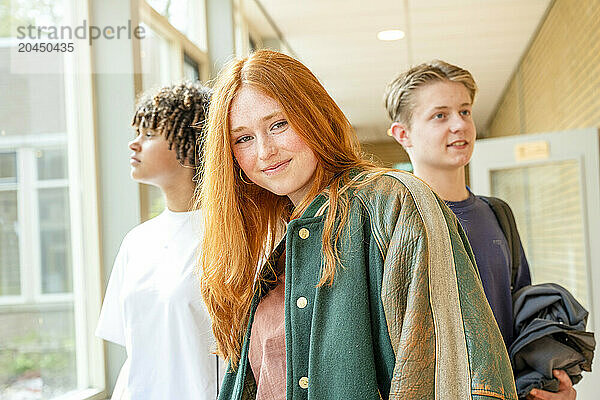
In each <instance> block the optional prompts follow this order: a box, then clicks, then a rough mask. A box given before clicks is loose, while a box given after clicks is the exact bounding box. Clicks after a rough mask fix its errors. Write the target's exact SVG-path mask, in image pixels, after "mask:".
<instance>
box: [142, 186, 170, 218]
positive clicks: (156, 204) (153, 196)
mask: <svg viewBox="0 0 600 400" xmlns="http://www.w3.org/2000/svg"><path fill="white" fill-rule="evenodd" d="M146 195H147V196H148V197H147V201H148V218H154V217H156V216H157V215H158V214H160V213H161V212H163V210H164V209H165V207H166V206H165V198H164V196H163V195H162V192H161V191H160V189H159V188H157V187H156V186H152V185H148V191H147V192H146Z"/></svg>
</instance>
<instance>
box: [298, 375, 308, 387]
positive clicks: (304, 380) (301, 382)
mask: <svg viewBox="0 0 600 400" xmlns="http://www.w3.org/2000/svg"><path fill="white" fill-rule="evenodd" d="M298 385H300V387H301V388H302V389H308V378H307V377H306V376H303V377H302V378H300V380H299V381H298Z"/></svg>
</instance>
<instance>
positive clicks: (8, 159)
mask: <svg viewBox="0 0 600 400" xmlns="http://www.w3.org/2000/svg"><path fill="white" fill-rule="evenodd" d="M15 182H17V153H15V152H14V151H13V152H11V153H0V183H15Z"/></svg>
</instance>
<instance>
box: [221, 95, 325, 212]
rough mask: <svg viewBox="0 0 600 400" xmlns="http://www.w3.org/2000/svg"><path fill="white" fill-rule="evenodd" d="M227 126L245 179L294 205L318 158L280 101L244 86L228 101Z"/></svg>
mask: <svg viewBox="0 0 600 400" xmlns="http://www.w3.org/2000/svg"><path fill="white" fill-rule="evenodd" d="M229 126H230V127H231V131H230V132H231V133H230V140H231V148H232V149H233V156H234V157H235V159H236V160H237V163H238V165H239V166H240V168H241V169H242V170H243V172H244V174H245V175H246V176H247V177H248V179H250V180H251V181H252V182H253V183H255V184H256V185H259V186H260V187H262V188H264V189H266V190H268V191H270V192H272V193H275V194H277V195H280V196H288V197H289V198H290V200H292V202H293V203H294V204H296V205H297V204H298V203H299V202H300V201H301V200H302V199H303V198H304V196H305V195H306V194H307V193H308V191H309V190H310V188H311V185H312V183H313V180H314V174H315V170H316V167H317V158H316V157H315V154H314V152H313V151H312V150H311V149H310V148H309V147H308V145H306V143H305V142H304V140H303V139H302V137H301V136H300V135H298V133H297V132H296V130H295V129H294V127H292V126H291V125H290V123H289V122H288V119H287V116H286V115H285V113H284V112H283V110H282V108H281V106H280V104H279V103H278V102H277V101H276V100H274V99H272V98H271V97H269V96H267V95H265V94H263V93H262V92H260V91H259V90H257V89H255V88H253V87H252V86H249V85H244V86H242V87H241V89H240V90H239V91H238V93H237V95H236V97H235V98H234V100H233V102H232V104H231V112H230V113H229Z"/></svg>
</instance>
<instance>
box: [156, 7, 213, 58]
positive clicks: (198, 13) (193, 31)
mask: <svg viewBox="0 0 600 400" xmlns="http://www.w3.org/2000/svg"><path fill="white" fill-rule="evenodd" d="M147 2H148V4H150V6H151V7H152V8H154V9H155V10H156V11H158V12H159V13H160V14H162V15H164V16H165V17H167V19H168V20H169V22H170V23H171V25H173V26H174V27H175V28H176V29H177V30H178V31H179V32H181V33H183V34H184V35H185V36H187V38H188V39H189V40H191V41H192V42H194V44H195V45H196V46H198V47H199V48H200V49H201V50H203V51H206V33H205V32H206V29H205V26H206V17H205V11H204V10H205V6H204V0H192V1H190V0H147Z"/></svg>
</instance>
